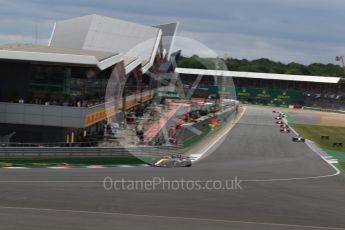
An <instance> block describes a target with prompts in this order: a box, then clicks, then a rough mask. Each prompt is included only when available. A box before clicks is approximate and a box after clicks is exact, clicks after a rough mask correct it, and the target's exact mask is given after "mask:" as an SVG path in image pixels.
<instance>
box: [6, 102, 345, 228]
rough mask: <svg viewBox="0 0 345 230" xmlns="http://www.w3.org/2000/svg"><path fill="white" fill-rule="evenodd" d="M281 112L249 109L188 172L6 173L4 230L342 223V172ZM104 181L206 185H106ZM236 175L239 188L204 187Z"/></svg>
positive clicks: (146, 169) (142, 169)
mask: <svg viewBox="0 0 345 230" xmlns="http://www.w3.org/2000/svg"><path fill="white" fill-rule="evenodd" d="M274 118H275V114H273V113H272V109H271V108H268V107H267V108H266V107H256V106H253V107H252V106H248V107H247V108H246V110H245V113H244V115H243V117H242V118H241V119H240V120H239V121H238V122H237V124H236V125H235V126H234V127H233V128H232V129H231V131H230V132H229V133H228V134H227V135H224V137H222V138H220V139H219V140H218V141H219V143H218V144H217V147H216V148H214V151H212V153H210V154H207V156H206V157H203V158H201V159H200V160H199V161H197V162H195V164H194V165H193V166H192V167H191V168H153V167H117V168H74V169H59V170H57V169H56V170H53V169H48V168H41V169H0V182H1V183H0V221H1V228H3V229H35V230H36V229H154V228H158V227H159V228H161V229H192V228H193V229H343V228H344V227H345V218H344V213H345V178H344V177H341V176H339V175H337V174H338V172H337V171H336V170H335V169H334V168H333V167H332V166H331V165H330V164H328V163H327V162H326V161H325V160H323V159H322V158H321V157H320V156H319V155H318V154H316V153H315V152H313V151H312V150H311V149H310V148H309V147H308V146H307V145H306V144H304V143H294V142H292V140H291V138H292V136H293V134H287V133H280V132H279V127H278V126H277V125H276V124H275V120H274ZM211 144H212V143H210V145H211ZM105 178H111V179H112V180H123V181H150V180H151V181H152V180H157V178H159V179H160V180H163V179H164V180H166V181H175V182H177V183H180V184H183V183H186V181H197V182H198V183H200V184H201V187H202V189H181V188H180V189H165V188H163V187H162V186H158V187H156V188H155V189H147V190H145V189H142V190H138V189H133V190H130V189H127V190H123V189H122V190H121V189H120V190H114V189H105V188H104V183H103V181H104V179H105ZM233 180H236V181H238V180H239V181H240V182H241V184H240V185H241V186H240V188H239V189H205V188H204V187H203V186H204V185H205V183H207V182H208V181H218V182H222V183H225V182H226V181H233Z"/></svg>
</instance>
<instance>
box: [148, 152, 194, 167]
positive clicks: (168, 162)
mask: <svg viewBox="0 0 345 230" xmlns="http://www.w3.org/2000/svg"><path fill="white" fill-rule="evenodd" d="M150 165H151V166H153V167H163V168H175V167H191V166H192V161H191V160H190V159H189V158H188V157H185V156H182V155H171V156H170V157H165V158H161V159H158V160H156V161H154V162H152V163H151V164H150Z"/></svg>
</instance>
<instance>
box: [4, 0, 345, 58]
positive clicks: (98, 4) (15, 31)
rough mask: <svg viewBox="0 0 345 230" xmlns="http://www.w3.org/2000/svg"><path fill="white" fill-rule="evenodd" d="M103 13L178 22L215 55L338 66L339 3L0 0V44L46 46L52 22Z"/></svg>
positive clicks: (343, 40) (344, 7)
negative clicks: (336, 58) (36, 44)
mask: <svg viewBox="0 0 345 230" xmlns="http://www.w3.org/2000/svg"><path fill="white" fill-rule="evenodd" d="M87 14H101V15H105V16H110V17H115V18H119V19H123V20H128V21H133V22H137V23H141V24H147V25H154V24H162V23H166V22H171V21H180V28H179V35H180V36H186V37H189V38H193V39H196V40H198V41H200V42H201V43H203V44H205V45H206V46H208V47H210V48H211V49H212V50H215V51H216V52H217V53H218V54H219V55H220V56H227V57H235V58H247V59H256V58H261V57H266V58H270V59H273V60H277V61H282V62H284V63H288V62H292V61H295V62H302V63H305V64H309V63H312V62H322V63H329V62H331V63H336V62H335V61H334V59H335V56H337V55H344V56H345V28H344V24H345V0H194V1H191V0H98V1H97V0H96V1H95V0H68V1H67V0H56V1H55V0H0V44H6V43H22V42H25V43H35V42H36V35H35V34H36V32H35V31H36V28H37V32H38V33H37V34H38V40H37V42H38V43H39V44H47V42H48V40H49V37H50V33H51V30H52V28H53V25H54V21H57V20H63V19H68V18H72V17H77V16H82V15H87Z"/></svg>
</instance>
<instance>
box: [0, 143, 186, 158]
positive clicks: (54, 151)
mask: <svg viewBox="0 0 345 230" xmlns="http://www.w3.org/2000/svg"><path fill="white" fill-rule="evenodd" d="M182 152H183V148H182V147H181V146H155V147H151V146H138V147H0V159H16V158H17V159H18V158H20V159H30V158H35V159H36V158H73V157H163V156H168V155H171V154H181V153H182Z"/></svg>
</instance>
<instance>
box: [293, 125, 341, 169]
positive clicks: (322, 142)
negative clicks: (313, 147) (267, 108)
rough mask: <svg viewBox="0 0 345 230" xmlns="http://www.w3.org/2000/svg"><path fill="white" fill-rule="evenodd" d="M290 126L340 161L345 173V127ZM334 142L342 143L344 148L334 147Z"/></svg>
mask: <svg viewBox="0 0 345 230" xmlns="http://www.w3.org/2000/svg"><path fill="white" fill-rule="evenodd" d="M289 125H290V126H291V127H292V128H293V129H295V130H296V131H297V132H298V133H299V134H300V135H301V136H303V137H305V138H307V139H309V140H311V141H313V142H315V143H316V144H318V145H319V146H320V147H321V148H322V149H324V150H325V151H326V152H327V153H328V154H329V155H331V156H333V157H334V158H336V159H337V160H338V161H339V165H340V166H341V168H342V170H343V172H345V127H334V126H321V125H308V124H294V123H291V124H290V123H289ZM322 135H323V136H329V137H330V138H329V140H326V139H321V136H322ZM334 142H342V143H343V144H344V147H335V146H333V143H334Z"/></svg>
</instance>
